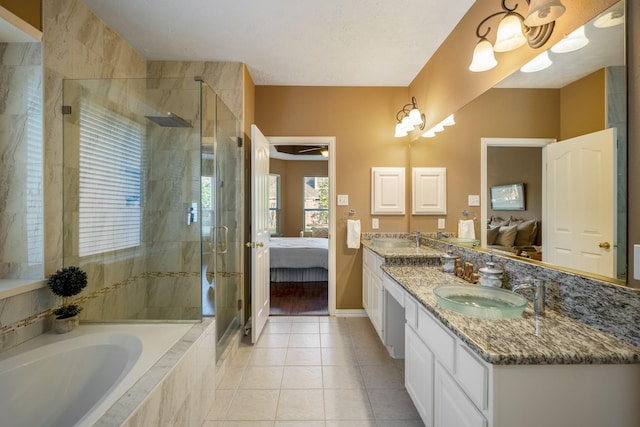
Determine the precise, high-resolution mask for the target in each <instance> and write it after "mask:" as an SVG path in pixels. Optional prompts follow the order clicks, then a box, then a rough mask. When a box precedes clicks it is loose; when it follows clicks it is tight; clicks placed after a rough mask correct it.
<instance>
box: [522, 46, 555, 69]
mask: <svg viewBox="0 0 640 427" xmlns="http://www.w3.org/2000/svg"><path fill="white" fill-rule="evenodd" d="M551 64H553V62H551V58H549V54H548V53H547V51H546V50H545V51H544V52H542V53H541V54H540V55H538V56H536V57H535V58H533V59H532V60H531V61H529V62H527V63H526V64H524V65H523V66H522V68H520V71H522V72H523V73H535V72H536V71H542V70H544V69H545V68H549V67H550V66H551Z"/></svg>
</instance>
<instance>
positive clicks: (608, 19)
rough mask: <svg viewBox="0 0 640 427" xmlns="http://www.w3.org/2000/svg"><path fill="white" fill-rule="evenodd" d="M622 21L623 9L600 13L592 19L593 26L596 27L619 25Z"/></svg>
mask: <svg viewBox="0 0 640 427" xmlns="http://www.w3.org/2000/svg"><path fill="white" fill-rule="evenodd" d="M623 22H624V11H623V10H620V9H616V10H610V11H608V12H604V13H602V14H601V15H600V16H598V17H597V18H596V20H595V21H593V26H594V27H596V28H609V27H615V26H616V25H620V24H622V23H623Z"/></svg>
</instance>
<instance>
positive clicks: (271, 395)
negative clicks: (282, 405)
mask: <svg viewBox="0 0 640 427" xmlns="http://www.w3.org/2000/svg"><path fill="white" fill-rule="evenodd" d="M279 395H280V390H238V391H237V392H236V394H235V396H234V398H233V400H232V401H231V404H230V405H229V409H228V411H227V415H226V419H227V420H230V421H234V420H237V421H240V420H246V421H257V420H275V417H276V409H277V406H278V397H279Z"/></svg>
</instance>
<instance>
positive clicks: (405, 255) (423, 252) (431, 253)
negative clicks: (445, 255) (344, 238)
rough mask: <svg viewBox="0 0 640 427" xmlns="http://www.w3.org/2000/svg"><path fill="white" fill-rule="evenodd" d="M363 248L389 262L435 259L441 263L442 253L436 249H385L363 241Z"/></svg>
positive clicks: (421, 247)
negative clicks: (396, 259)
mask: <svg viewBox="0 0 640 427" xmlns="http://www.w3.org/2000/svg"><path fill="white" fill-rule="evenodd" d="M361 242H362V246H365V247H367V248H369V249H371V250H372V251H374V252H375V253H377V254H378V255H380V256H382V257H384V258H386V259H387V260H389V259H393V258H398V259H405V260H412V259H414V260H425V259H429V258H431V259H433V260H435V261H437V262H440V256H442V252H441V251H438V250H436V249H433V248H430V247H427V246H424V245H420V247H419V248H416V247H415V246H411V247H408V248H384V247H378V246H374V245H373V243H372V242H371V241H369V240H362V241H361Z"/></svg>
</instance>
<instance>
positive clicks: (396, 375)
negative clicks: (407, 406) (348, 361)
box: [360, 363, 404, 389]
mask: <svg viewBox="0 0 640 427" xmlns="http://www.w3.org/2000/svg"><path fill="white" fill-rule="evenodd" d="M360 370H361V372H362V377H363V378H364V385H365V387H366V388H367V389H373V388H394V389H402V388H404V376H402V374H401V372H400V371H399V370H398V369H397V368H396V365H395V364H393V363H387V364H383V365H365V366H361V367H360Z"/></svg>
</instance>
